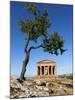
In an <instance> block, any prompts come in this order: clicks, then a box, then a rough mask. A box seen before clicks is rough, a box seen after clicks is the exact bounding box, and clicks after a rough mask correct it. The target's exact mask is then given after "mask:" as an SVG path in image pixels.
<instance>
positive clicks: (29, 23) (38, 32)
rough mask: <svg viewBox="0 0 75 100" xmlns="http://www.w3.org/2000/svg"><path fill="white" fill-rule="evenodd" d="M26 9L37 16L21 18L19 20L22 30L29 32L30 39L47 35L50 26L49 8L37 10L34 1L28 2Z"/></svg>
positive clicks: (35, 39)
mask: <svg viewBox="0 0 75 100" xmlns="http://www.w3.org/2000/svg"><path fill="white" fill-rule="evenodd" d="M26 10H27V11H29V12H31V13H32V14H33V15H35V16H34V18H33V19H30V18H29V19H25V20H20V21H19V22H18V24H19V26H20V30H21V31H22V32H23V33H25V34H27V33H28V34H27V35H28V37H29V39H30V40H33V41H37V39H38V38H39V37H40V36H42V35H43V36H46V35H47V28H48V27H49V26H50V22H49V19H48V13H47V10H44V12H43V13H42V12H41V11H40V10H37V8H36V6H35V4H34V3H27V5H26Z"/></svg>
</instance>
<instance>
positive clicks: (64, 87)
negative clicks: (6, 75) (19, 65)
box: [10, 77, 73, 98]
mask: <svg viewBox="0 0 75 100" xmlns="http://www.w3.org/2000/svg"><path fill="white" fill-rule="evenodd" d="M72 83H73V81H72V79H67V78H60V77H57V78H55V79H52V80H51V79H50V80H49V79H47V80H46V79H42V80H39V79H32V80H26V81H24V82H23V83H19V82H18V81H17V79H16V78H15V77H11V81H10V98H28V97H44V96H59V95H72V94H73V84H72Z"/></svg>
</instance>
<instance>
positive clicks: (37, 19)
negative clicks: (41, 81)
mask: <svg viewBox="0 0 75 100" xmlns="http://www.w3.org/2000/svg"><path fill="white" fill-rule="evenodd" d="M25 9H26V10H27V11H28V12H29V13H30V14H32V15H33V18H29V19H25V20H20V21H19V22H18V24H19V26H20V30H21V31H22V32H23V33H24V34H25V36H26V35H27V37H28V39H29V41H37V39H38V38H39V37H41V36H44V40H43V43H42V44H43V46H42V47H43V49H44V51H45V52H49V53H51V54H55V55H58V54H63V53H64V52H65V51H66V50H65V49H63V47H64V40H63V38H62V37H61V36H60V35H59V33H58V32H54V33H53V34H51V35H48V31H47V29H48V28H49V27H50V26H51V21H50V19H49V18H48V11H47V10H46V9H45V10H44V11H43V12H41V11H40V10H38V9H37V7H36V5H35V3H26V6H25Z"/></svg>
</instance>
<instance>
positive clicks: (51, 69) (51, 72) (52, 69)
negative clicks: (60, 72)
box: [51, 66, 53, 75]
mask: <svg viewBox="0 0 75 100" xmlns="http://www.w3.org/2000/svg"><path fill="white" fill-rule="evenodd" d="M51 75H53V66H51Z"/></svg>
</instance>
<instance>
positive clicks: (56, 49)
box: [43, 32, 66, 55]
mask: <svg viewBox="0 0 75 100" xmlns="http://www.w3.org/2000/svg"><path fill="white" fill-rule="evenodd" d="M43 45H44V46H43V48H44V51H45V52H49V53H51V54H55V55H58V54H63V53H64V52H65V51H66V50H65V49H63V47H64V40H63V38H62V37H60V35H59V33H58V32H54V33H53V34H51V35H50V36H49V37H48V39H47V40H44V41H43Z"/></svg>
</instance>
